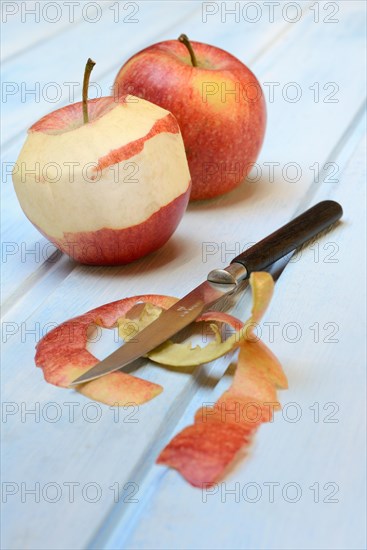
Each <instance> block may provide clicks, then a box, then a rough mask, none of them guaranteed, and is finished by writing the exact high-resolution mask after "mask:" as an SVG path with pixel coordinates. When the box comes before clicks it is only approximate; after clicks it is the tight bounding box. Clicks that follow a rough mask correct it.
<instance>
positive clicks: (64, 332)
mask: <svg viewBox="0 0 367 550" xmlns="http://www.w3.org/2000/svg"><path fill="white" fill-rule="evenodd" d="M176 301H177V298H173V297H170V296H160V295H154V294H147V295H142V296H134V297H131V298H125V299H123V300H118V301H116V302H111V303H109V304H106V305H103V306H100V307H98V308H96V309H93V310H91V311H89V312H87V313H85V314H84V315H80V316H78V317H75V318H74V319H71V320H69V321H66V322H65V323H62V324H61V325H60V326H58V327H56V328H55V329H53V330H52V331H51V332H49V333H48V334H47V335H46V336H44V337H43V338H42V340H40V342H38V344H37V346H36V357H35V361H36V365H37V367H40V368H42V370H43V374H44V377H45V380H46V381H47V382H49V383H50V384H54V385H56V386H61V387H68V386H69V384H70V383H71V382H72V380H75V378H77V377H78V376H81V375H82V374H83V373H84V372H86V371H87V370H88V369H90V368H91V367H93V366H94V365H96V364H97V363H98V361H99V360H98V359H97V358H96V357H94V355H92V354H91V353H89V352H88V351H87V349H86V345H87V332H88V328H89V327H90V326H91V325H93V324H96V325H99V326H101V327H104V328H112V327H114V326H115V325H116V323H117V319H119V318H120V317H123V316H125V315H126V313H127V312H128V311H129V310H130V309H131V308H132V307H133V306H134V305H135V304H136V303H139V302H149V303H151V304H154V305H157V306H159V307H162V308H163V309H167V308H168V307H170V306H171V305H173V304H174V303H175V302H176ZM78 389H79V390H80V391H81V393H83V394H84V395H86V396H88V397H91V398H93V399H94V400H96V401H101V402H102V403H106V404H108V405H114V403H119V404H120V405H123V404H126V403H131V402H133V403H137V404H139V403H143V402H145V401H148V400H150V399H152V398H153V397H155V396H156V395H158V394H159V393H160V392H161V391H162V387H161V386H159V385H158V384H153V383H151V382H147V381H145V380H141V379H140V378H136V377H134V376H132V375H130V374H125V373H122V372H120V371H118V372H115V373H111V374H108V375H106V376H103V377H102V378H99V379H96V380H92V381H91V382H87V383H86V384H83V385H82V386H81V387H80V388H78ZM109 391H110V392H111V393H110V395H109Z"/></svg>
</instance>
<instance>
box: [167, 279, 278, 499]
mask: <svg viewBox="0 0 367 550" xmlns="http://www.w3.org/2000/svg"><path fill="white" fill-rule="evenodd" d="M250 283H251V287H252V291H253V309H252V316H251V318H250V319H251V320H252V321H253V322H256V323H257V322H258V321H259V320H260V318H261V317H262V315H263V314H264V313H265V310H266V308H267V305H268V303H269V301H270V299H271V296H272V293H273V286H274V283H273V280H272V278H271V276H270V275H269V274H267V273H254V274H253V275H251V278H250ZM247 323H248V321H247ZM247 323H245V325H244V326H246V324H247ZM239 347H240V352H239V357H238V362H237V365H236V370H235V374H234V377H233V382H232V384H231V386H230V387H229V389H228V390H227V391H225V392H224V393H223V395H222V396H221V397H220V398H219V399H218V400H217V401H216V403H214V405H213V406H204V407H201V408H200V409H199V410H198V411H197V413H196V415H195V418H194V424H192V425H191V426H188V427H186V428H185V429H184V430H182V431H181V432H180V433H178V434H177V435H176V436H175V437H174V438H173V439H172V440H171V441H170V442H169V443H168V445H167V446H166V447H165V448H164V449H163V451H162V452H161V454H160V455H159V457H158V459H157V463H158V464H162V465H165V466H169V467H171V468H174V469H176V470H177V471H179V472H180V474H181V475H182V476H183V477H184V478H185V479H186V480H187V481H188V482H189V483H190V484H191V485H193V486H194V487H200V488H203V487H210V486H213V485H215V484H216V483H217V482H218V481H219V479H220V478H221V477H222V476H223V474H224V473H225V472H226V471H227V469H228V467H229V466H230V465H231V463H232V462H233V460H234V458H235V457H236V455H237V454H238V453H239V451H241V452H244V453H245V454H247V452H248V450H249V447H250V445H251V443H252V439H253V437H254V435H255V433H256V430H257V429H258V428H259V426H260V425H261V424H262V423H263V422H269V421H270V420H271V419H272V417H273V412H274V411H275V410H278V409H280V403H279V401H278V399H277V393H276V389H277V388H282V389H285V388H287V387H288V383H287V378H286V376H285V374H284V372H283V370H282V367H281V365H280V363H279V361H278V360H277V358H276V357H275V356H274V355H273V354H272V352H271V351H270V350H269V349H268V348H267V347H266V346H265V344H264V343H263V342H261V340H256V341H254V339H253V335H252V334H251V331H247V332H243V333H242V337H241V338H240V340H239Z"/></svg>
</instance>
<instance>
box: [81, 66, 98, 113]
mask: <svg viewBox="0 0 367 550" xmlns="http://www.w3.org/2000/svg"><path fill="white" fill-rule="evenodd" d="M95 64H96V63H95V61H93V60H92V59H91V58H89V59H88V61H87V63H86V65H85V69H84V79H83V121H84V124H87V123H88V122H89V118H88V86H89V78H90V73H91V72H92V71H93V67H94V65H95Z"/></svg>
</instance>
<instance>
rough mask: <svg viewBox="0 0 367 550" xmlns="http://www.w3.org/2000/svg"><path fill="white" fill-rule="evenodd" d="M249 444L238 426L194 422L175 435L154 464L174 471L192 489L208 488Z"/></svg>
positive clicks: (248, 436) (242, 429)
mask: <svg viewBox="0 0 367 550" xmlns="http://www.w3.org/2000/svg"><path fill="white" fill-rule="evenodd" d="M250 441H251V437H250V434H249V431H248V430H247V428H246V427H244V426H242V425H241V424H234V423H230V422H228V423H226V422H208V423H203V422H198V423H195V424H193V425H192V426H188V427H187V428H185V429H184V430H182V431H181V432H180V433H179V434H178V435H176V437H174V438H173V439H172V440H171V441H170V443H169V444H168V445H167V446H166V447H165V448H164V449H163V451H162V452H161V454H160V455H159V457H158V460H157V463H158V464H163V465H165V466H169V467H171V468H175V469H176V470H178V471H179V472H180V474H181V475H182V476H183V477H184V478H185V479H186V480H187V481H188V482H189V483H190V484H191V485H193V486H194V487H203V486H207V487H209V486H210V485H212V484H214V483H216V481H217V480H218V479H219V478H220V476H221V474H222V472H223V470H225V468H226V467H227V465H228V464H229V463H230V462H232V460H233V459H234V457H235V456H236V454H237V453H238V451H239V450H240V449H242V448H243V447H244V446H245V445H248V444H249V443H250Z"/></svg>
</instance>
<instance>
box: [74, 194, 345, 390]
mask: <svg viewBox="0 0 367 550" xmlns="http://www.w3.org/2000/svg"><path fill="white" fill-rule="evenodd" d="M342 214H343V210H342V207H341V206H340V204H338V203H337V202H334V201H322V202H320V203H318V204H316V205H315V206H313V207H312V208H309V209H308V210H306V212H304V213H303V214H301V215H300V216H297V217H296V218H295V219H293V220H292V221H290V222H289V223H287V224H286V225H284V226H283V227H281V228H280V229H278V230H277V231H275V232H274V233H272V234H271V235H269V236H268V237H266V238H265V239H263V240H261V241H260V242H258V243H257V244H255V245H254V246H252V247H251V248H249V249H248V250H245V251H244V252H242V254H240V255H239V256H236V258H234V259H233V260H232V262H231V264H230V265H229V266H228V267H226V268H224V269H214V270H213V271H211V272H210V273H209V274H208V277H207V280H206V281H204V282H203V283H201V284H200V285H199V286H197V287H196V288H195V289H194V290H192V291H191V292H189V293H188V294H187V295H186V296H185V297H184V298H182V299H181V300H179V301H178V302H176V303H175V304H174V305H173V306H172V307H170V308H169V309H167V310H165V311H163V312H162V313H161V315H160V316H159V317H158V319H156V320H155V321H153V322H152V323H151V324H150V325H148V326H147V327H145V328H144V329H143V330H141V331H140V332H138V334H137V335H136V336H135V337H134V339H133V340H130V341H128V342H126V343H124V344H123V345H122V346H121V347H120V348H119V349H117V350H116V351H114V352H113V353H111V355H109V356H108V357H106V358H105V359H103V360H102V361H100V362H99V363H97V365H95V366H94V367H92V368H91V369H89V370H88V371H87V372H85V373H84V374H83V375H82V376H80V377H79V378H77V379H76V380H73V382H72V383H71V385H72V386H73V385H77V384H82V383H85V382H88V381H90V380H93V379H95V378H99V377H100V376H104V375H105V374H108V373H110V372H114V371H116V370H119V369H121V368H123V367H124V366H126V365H128V364H130V363H131V362H132V361H134V360H135V359H138V358H139V357H141V356H143V355H145V354H146V353H148V352H149V351H151V350H152V349H154V348H156V347H157V346H159V345H160V344H162V343H163V342H165V341H166V340H168V339H169V338H171V337H172V336H173V335H174V334H176V333H178V332H179V331H181V330H182V329H183V328H185V327H186V326H188V325H189V324H190V323H192V322H193V321H195V319H197V318H198V317H199V316H200V315H201V314H202V313H203V311H204V310H205V309H208V307H210V306H213V305H214V304H215V303H216V302H218V300H220V299H221V298H223V297H224V296H226V295H228V296H229V295H231V294H232V293H233V292H234V291H235V290H236V288H238V285H239V284H240V283H241V282H242V281H244V280H245V279H248V278H249V276H250V275H251V273H252V272H253V271H261V270H264V269H266V268H268V267H269V266H270V265H272V264H273V263H274V262H276V261H277V260H279V259H280V258H283V257H284V256H286V255H287V254H289V253H290V252H292V251H294V250H295V249H296V248H298V247H299V246H301V245H302V244H304V243H305V242H307V241H308V240H309V239H311V238H313V237H315V236H316V235H317V234H318V233H320V232H321V231H324V230H325V229H326V228H328V227H330V226H331V225H332V224H333V223H335V222H336V221H337V220H339V219H340V218H341V216H342Z"/></svg>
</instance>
